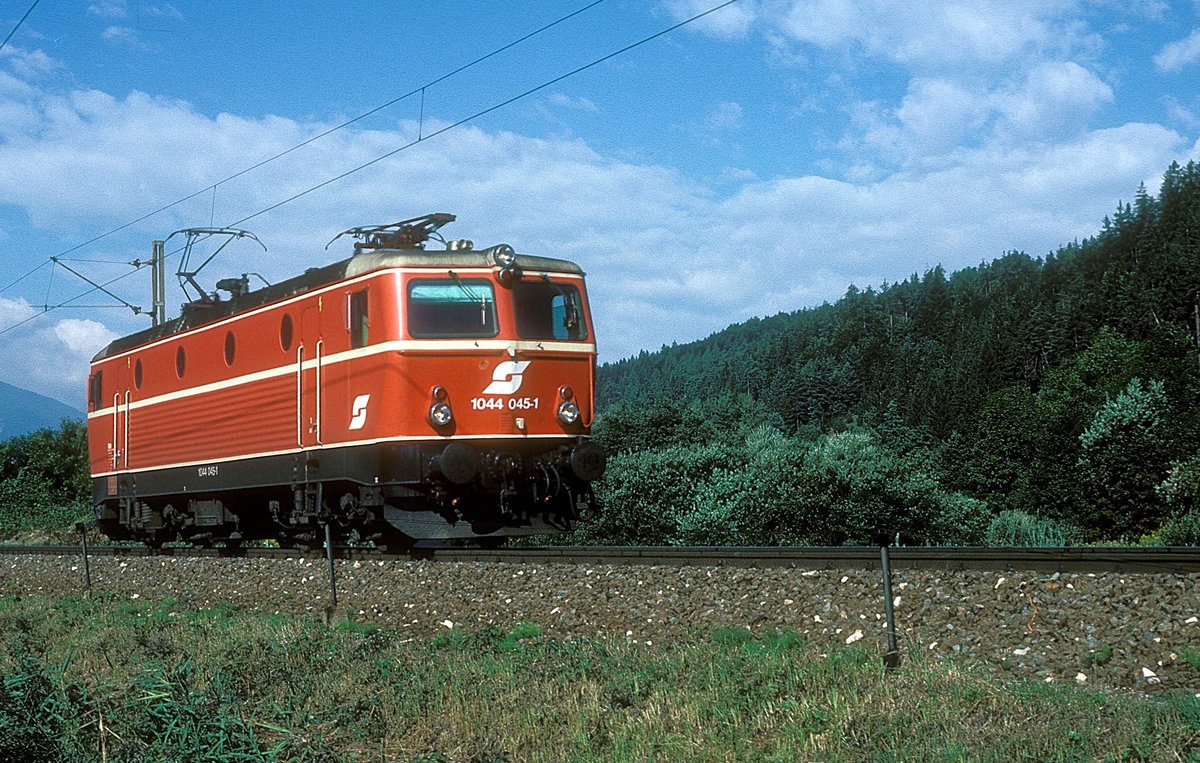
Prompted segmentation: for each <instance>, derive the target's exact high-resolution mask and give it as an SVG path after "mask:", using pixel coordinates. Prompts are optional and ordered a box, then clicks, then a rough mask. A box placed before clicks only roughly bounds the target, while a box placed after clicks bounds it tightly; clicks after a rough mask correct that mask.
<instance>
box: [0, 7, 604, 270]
mask: <svg viewBox="0 0 1200 763" xmlns="http://www.w3.org/2000/svg"><path fill="white" fill-rule="evenodd" d="M603 2H605V0H593V2H591V3H588V4H587V5H585V6H583V7H582V8H579V9H577V10H574V11H572V12H571V13H568V14H567V15H565V16H562V17H560V18H558V19H556V20H554V21H552V22H550V23H549V24H546V25H544V26H542V27H539V28H538V29H535V30H534V31H532V32H529V33H528V34H526V35H523V36H521V37H518V38H517V39H515V40H513V41H512V42H509V43H506V44H504V45H502V46H500V47H499V48H496V49H495V50H493V51H491V52H490V53H485V54H484V55H482V56H480V57H478V58H476V59H474V60H472V61H469V62H467V63H465V64H463V65H462V66H460V67H458V68H457V69H454V70H453V71H450V72H447V73H446V74H443V75H441V76H440V77H437V78H436V79H433V80H431V81H430V82H427V83H425V84H424V85H421V86H419V87H415V88H413V89H412V90H409V91H408V92H407V93H405V94H403V95H399V96H396V97H395V98H393V99H391V100H390V101H388V102H386V103H382V104H380V105H378V106H376V107H375V108H373V109H370V110H369V111H365V112H363V113H362V114H359V115H358V116H356V117H353V118H351V119H348V120H346V121H345V122H342V123H341V124H338V125H335V126H334V127H331V128H329V129H328V130H325V131H324V132H321V133H318V134H317V135H314V136H312V137H311V138H308V139H307V140H304V141H301V142H300V143H297V144H296V145H294V146H292V147H291V148H287V149H284V150H283V151H280V152H279V153H277V154H274V155H273V156H270V157H267V158H266V159H263V160H262V161H260V162H256V163H254V164H252V165H250V166H249V167H246V168H244V169H241V170H238V171H237V172H235V173H233V174H232V175H230V176H229V177H226V178H222V179H221V180H218V181H216V182H215V183H213V184H211V185H206V186H204V187H203V188H201V189H200V190H198V191H195V192H193V193H190V194H188V195H187V196H184V197H182V198H179V199H176V200H175V201H172V202H170V203H169V204H164V205H163V206H161V207H159V208H158V209H155V210H153V211H152V212H147V213H146V214H144V215H142V216H141V217H138V218H136V219H134V220H130V221H129V222H127V223H125V224H123V225H120V226H117V227H116V228H113V229H112V230H109V231H106V232H104V233H101V234H100V235H98V236H93V237H92V238H90V239H88V240H86V241H83V242H81V243H79V244H76V245H75V246H72V247H70V248H68V249H64V250H63V251H61V252H59V253H58V254H57V255H55V256H57V257H62V256H63V255H64V254H70V253H71V252H74V251H77V250H79V249H82V248H84V247H86V246H90V245H92V244H94V243H96V242H97V241H100V240H102V239H105V238H108V237H109V236H112V235H114V234H116V233H120V232H121V231H123V230H125V229H127V228H130V227H132V226H134V225H137V224H138V223H140V222H144V221H146V220H148V219H150V218H151V217H154V216H155V215H157V214H160V213H162V212H165V211H167V210H168V209H171V208H172V207H176V206H179V205H180V204H183V203H184V202H186V201H191V200H192V199H194V198H196V197H197V196H200V195H201V194H205V193H208V192H209V191H211V192H212V193H213V195H214V198H213V203H214V205H215V204H216V190H217V187H218V186H221V185H224V184H225V183H228V182H230V181H232V180H236V179H237V178H240V177H242V176H243V175H246V174H248V173H250V172H253V171H254V170H256V169H258V168H259V167H262V166H264V165H267V164H270V163H271V162H273V161H275V160H276V159H282V158H283V157H285V156H287V155H288V154H290V153H292V152H293V151H297V150H299V149H301V148H304V147H305V146H307V145H309V144H311V143H315V142H316V141H318V140H320V139H321V138H324V137H326V136H328V135H330V134H332V133H335V132H337V131H338V130H341V129H343V128H345V127H349V126H350V125H352V124H354V123H356V122H360V121H362V120H363V119H366V118H367V117H369V116H371V115H373V114H377V113H379V112H380V111H383V110H384V109H386V108H388V107H389V106H394V105H395V104H397V103H399V102H400V101H403V100H405V99H406V98H411V97H412V96H414V95H416V94H418V93H419V94H421V97H422V109H423V108H424V94H425V90H426V89H427V88H429V87H432V86H433V85H436V84H438V83H440V82H444V81H446V80H448V79H450V78H451V77H453V76H454V75H456V74H460V73H462V72H464V71H466V70H467V69H470V68H471V67H473V66H476V65H477V64H480V63H483V62H484V61H486V60H488V59H489V58H493V57H495V56H497V55H499V54H500V53H503V52H504V51H506V50H509V49H510V48H513V47H515V46H517V45H520V44H521V43H523V42H525V41H526V40H528V39H530V38H532V37H536V36H537V35H539V34H541V33H542V32H545V31H547V30H549V29H552V28H553V27H556V26H558V25H559V24H561V23H563V22H565V21H568V20H570V19H572V18H574V17H575V16H578V15H579V14H581V13H583V12H585V11H587V10H589V9H591V8H594V7H595V6H597V5H599V4H601V3H603ZM35 5H36V3H35ZM30 10H32V9H30ZM26 15H28V14H26ZM14 31H15V30H14ZM39 267H41V266H39ZM31 272H32V271H31ZM27 275H28V274H27ZM22 278H24V276H22ZM18 280H20V279H18ZM12 286H13V284H9V285H8V286H5V287H4V288H3V289H0V294H3V293H4V292H5V291H7V290H8V289H9V288H11V287H12Z"/></svg>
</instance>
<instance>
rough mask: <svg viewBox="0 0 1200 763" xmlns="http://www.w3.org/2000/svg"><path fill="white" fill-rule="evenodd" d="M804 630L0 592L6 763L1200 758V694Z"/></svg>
mask: <svg viewBox="0 0 1200 763" xmlns="http://www.w3.org/2000/svg"><path fill="white" fill-rule="evenodd" d="M905 657H906V658H905V661H904V664H903V665H902V666H901V668H900V669H899V670H896V671H892V672H885V671H884V670H883V668H882V666H881V659H880V655H879V654H878V653H877V652H873V651H870V650H867V649H854V648H850V649H846V650H844V651H839V652H836V653H833V654H829V655H821V654H816V653H814V651H813V650H811V649H809V648H808V647H807V646H806V644H805V642H804V640H803V639H802V638H801V637H799V636H797V635H796V634H793V633H781V634H775V635H771V636H769V637H759V638H752V637H751V636H750V634H749V633H748V632H746V631H740V630H721V631H716V632H714V633H711V634H708V637H707V638H702V639H698V640H697V641H696V642H694V643H690V644H686V645H677V646H670V647H662V646H660V645H654V646H649V645H646V644H633V643H626V642H625V641H623V640H571V641H562V640H554V639H550V638H547V637H544V636H543V635H542V634H541V629H540V628H539V627H538V626H537V625H536V624H527V625H522V626H519V627H517V628H515V629H513V630H512V631H510V632H500V631H497V630H484V631H481V632H476V633H462V632H457V631H454V632H449V631H448V632H447V634H446V635H445V636H441V637H438V638H436V639H433V640H426V641H413V640H406V639H404V638H403V637H402V636H401V635H399V634H397V633H395V632H391V631H385V630H379V629H376V628H374V627H367V626H361V625H358V624H356V623H354V622H351V621H343V622H340V623H337V624H335V625H333V626H328V625H325V624H322V623H321V622H317V621H313V620H310V619H306V618H300V617H294V616H290V615H289V616H280V615H267V614H263V613H259V612H256V611H239V610H237V609H236V608H234V607H232V606H221V607H217V608H209V609H196V608H193V607H190V606H188V605H187V604H186V603H182V602H177V601H173V600H165V601H150V600H145V599H135V600H130V599H128V598H124V597H121V598H116V597H111V596H109V597H104V596H100V597H96V598H92V599H89V598H86V597H83V596H79V597H73V598H58V599H45V598H39V597H3V598H0V674H2V675H3V686H2V687H0V760H4V761H9V760H12V761H18V760H19V761H30V762H33V761H105V762H106V763H107V761H139V762H140V761H176V760H178V761H185V760H186V761H259V760H281V761H282V760H287V761H384V760H386V761H428V762H429V763H433V762H434V761H438V762H441V761H477V762H479V763H484V762H498V761H650V760H653V761H706V760H737V761H742V760H764V761H803V760H845V761H862V760H894V761H957V760H996V761H1019V760H1029V761H1075V760H1078V761H1091V760H1112V761H1129V760H1164V761H1166V760H1171V761H1174V760H1185V761H1200V699H1197V698H1196V697H1193V696H1191V695H1183V696H1165V697H1162V696H1160V697H1144V696H1138V695H1117V694H1109V693H1100V692H1096V691H1094V690H1093V691H1089V690H1085V689H1081V688H1078V687H1075V686H1062V685H1051V684H1045V683H1030V682H1018V681H1005V680H1001V679H997V678H996V677H994V676H992V675H990V674H986V673H983V672H975V671H972V670H969V669H966V668H963V667H961V666H956V665H953V664H949V663H945V662H939V661H932V660H925V661H923V660H922V659H921V658H920V657H919V656H918V657H917V658H916V659H915V660H914V659H913V656H912V655H906V656H905Z"/></svg>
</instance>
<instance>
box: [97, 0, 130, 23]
mask: <svg viewBox="0 0 1200 763" xmlns="http://www.w3.org/2000/svg"><path fill="white" fill-rule="evenodd" d="M87 12H88V14H89V15H91V16H98V17H100V18H102V19H123V18H126V17H127V16H129V6H128V5H127V4H126V2H125V0H102V1H101V2H98V3H91V4H89V5H88V8H87Z"/></svg>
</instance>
